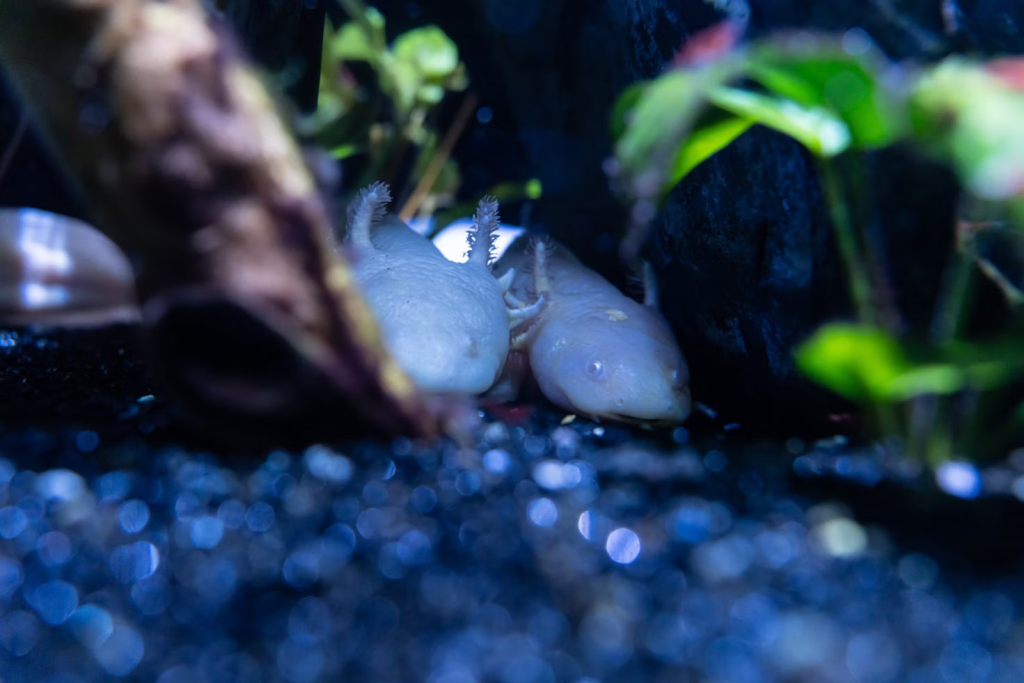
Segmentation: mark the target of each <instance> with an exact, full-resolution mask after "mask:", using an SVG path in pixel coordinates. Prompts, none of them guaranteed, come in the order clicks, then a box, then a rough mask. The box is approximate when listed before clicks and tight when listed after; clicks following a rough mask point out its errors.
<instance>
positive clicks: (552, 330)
mask: <svg viewBox="0 0 1024 683" xmlns="http://www.w3.org/2000/svg"><path fill="white" fill-rule="evenodd" d="M516 270H518V271H519V274H518V275H516V276H514V280H513V285H512V287H511V289H510V291H509V293H508V294H507V295H506V297H507V298H508V300H509V301H510V303H517V304H518V305H523V306H525V304H523V303H522V301H523V300H529V299H530V298H532V296H531V290H532V295H533V296H537V297H544V299H546V304H545V306H544V307H543V309H542V310H541V311H540V312H539V315H537V316H536V318H534V319H533V320H532V322H531V323H530V327H529V328H528V329H527V330H526V331H525V332H522V333H521V334H520V335H517V343H518V346H519V347H520V348H521V349H522V352H521V353H518V352H515V351H513V353H512V354H511V356H510V358H509V361H508V363H507V364H506V372H505V374H504V376H503V377H502V379H501V381H500V382H499V383H498V385H497V386H496V387H495V389H494V391H493V392H492V394H493V395H495V396H497V397H501V398H505V399H508V398H510V397H511V394H514V393H517V392H518V386H519V381H521V378H518V377H516V373H523V372H525V371H526V368H527V365H528V368H529V371H530V372H532V374H533V376H534V378H535V379H536V381H537V384H538V386H539V387H540V390H541V391H542V392H543V393H544V395H545V396H546V397H547V398H548V400H550V401H551V402H552V403H554V404H555V405H557V406H559V407H561V408H563V409H565V410H567V411H570V412H574V413H579V414H582V415H585V416H587V417H590V418H592V419H598V420H600V419H606V420H617V421H622V422H630V423H639V424H647V425H671V424H678V423H681V422H683V421H684V420H685V419H686V417H687V416H688V415H689V414H690V390H689V386H688V383H689V369H688V368H687V365H686V361H685V359H684V358H683V354H682V352H681V351H680V350H679V345H678V344H677V342H676V339H675V336H674V335H673V334H672V330H671V329H670V328H669V326H668V323H667V322H666V321H665V318H664V317H662V315H661V313H660V312H659V311H658V308H657V291H656V287H655V281H654V277H653V272H652V271H651V270H650V268H649V267H646V268H645V271H644V281H645V282H644V284H645V292H644V298H645V300H644V303H643V304H640V303H638V302H636V301H634V300H633V299H631V298H629V297H627V296H626V295H624V294H623V293H622V292H620V291H619V290H618V289H617V288H616V287H615V286H614V285H612V284H611V283H610V282H608V281H607V280H605V279H604V278H603V277H601V276H600V275H598V274H597V273H595V272H594V271H592V270H590V269H589V268H587V267H586V266H584V265H583V264H582V263H580V262H579V260H577V259H576V257H575V256H573V255H572V254H571V253H569V251H568V250H567V249H565V248H564V247H562V246H561V245H557V244H555V243H554V242H553V241H551V240H539V241H535V242H534V244H533V248H532V254H531V253H529V250H528V249H527V240H526V239H525V238H520V239H518V240H517V241H516V242H515V243H513V244H512V245H511V246H510V247H509V249H508V251H506V252H505V254H504V255H503V256H502V258H501V259H500V260H499V261H498V263H497V264H496V266H495V273H496V274H498V275H501V274H502V273H504V274H505V276H506V277H507V275H508V273H513V272H515V271H516ZM531 270H532V275H529V274H528V273H529V271H531Z"/></svg>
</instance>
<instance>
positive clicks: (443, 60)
mask: <svg viewBox="0 0 1024 683" xmlns="http://www.w3.org/2000/svg"><path fill="white" fill-rule="evenodd" d="M392 52H394V54H395V56H396V57H397V58H398V59H400V60H403V61H407V62H410V63H412V64H415V65H416V67H417V68H418V69H419V70H420V73H421V74H423V76H424V77H425V78H427V79H438V80H440V79H444V78H446V77H447V76H449V75H450V74H451V73H452V72H454V71H455V69H456V67H458V65H459V50H458V48H457V47H456V46H455V43H453V42H452V41H451V39H450V38H449V37H448V36H447V35H446V34H445V32H444V31H442V30H441V29H440V28H439V27H437V26H433V25H431V26H424V27H422V28H417V29H413V30H412V31H407V32H406V33H403V34H402V35H400V36H398V38H396V39H395V43H394V45H393V46H392Z"/></svg>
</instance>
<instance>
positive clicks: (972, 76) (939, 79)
mask: <svg viewBox="0 0 1024 683" xmlns="http://www.w3.org/2000/svg"><path fill="white" fill-rule="evenodd" d="M986 67H987V65H986V64H983V63H976V62H971V61H968V60H965V59H963V58H959V57H951V58H949V59H947V60H945V61H944V62H942V63H940V64H939V65H938V66H937V67H935V68H934V69H932V70H931V71H929V72H926V73H924V74H923V75H922V76H921V77H920V78H919V79H918V81H917V83H916V85H915V87H914V89H913V92H912V94H911V98H910V105H911V115H912V121H913V126H914V135H915V137H916V139H917V141H918V142H920V143H922V144H923V145H924V146H926V147H928V148H930V149H931V150H932V151H933V152H934V153H936V154H937V155H938V156H939V157H940V158H942V159H944V160H945V161H947V162H948V163H950V165H952V166H953V168H955V169H956V171H957V173H958V175H959V176H960V178H961V180H962V181H963V183H964V185H966V186H967V188H968V189H969V190H970V191H971V192H972V193H973V194H974V195H975V196H977V197H980V198H982V199H986V200H992V201H998V202H1009V205H1010V208H1011V210H1012V211H1013V212H1014V214H1015V215H1017V216H1020V217H1024V210H1022V208H1024V207H1022V204H1024V91H1022V90H1021V89H1020V88H1019V86H1017V85H1016V84H1015V83H1013V82H1012V81H1009V82H1008V81H1007V80H1005V79H1003V78H1001V77H999V76H998V75H997V73H994V72H992V71H991V70H990V69H988V68H986ZM1021 225H1024V223H1022V224H1021Z"/></svg>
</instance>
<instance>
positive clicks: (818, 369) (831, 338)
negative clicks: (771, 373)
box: [796, 323, 911, 402]
mask: <svg viewBox="0 0 1024 683" xmlns="http://www.w3.org/2000/svg"><path fill="white" fill-rule="evenodd" d="M796 362H797V366H798V367H799V368H800V369H801V370H802V371H803V372H804V373H805V374H806V375H807V376H808V377H810V378H811V379H813V380H814V381H816V382H818V383H819V384H822V385H824V386H825V387H827V388H828V389H831V390H832V391H834V392H836V393H837V394H839V395H841V396H845V397H846V398H849V399H851V400H854V401H862V402H878V401H884V400H887V399H888V398H889V393H890V386H891V385H892V383H893V381H894V380H896V379H897V378H899V377H900V376H901V375H903V374H904V373H906V372H907V371H908V370H910V369H911V368H910V363H909V362H908V361H907V359H906V357H905V356H904V354H903V350H902V349H901V348H900V345H899V344H898V343H897V342H896V340H895V339H893V338H892V337H891V336H890V335H889V334H887V333H886V332H885V331H883V330H879V329H876V328H872V327H866V326H859V325H848V324H839V323H836V324H832V325H826V326H824V327H822V328H821V329H820V330H818V331H817V332H816V333H815V334H814V335H813V336H812V337H811V338H810V339H808V340H807V341H806V342H804V343H803V344H802V345H800V347H799V348H798V349H797V352H796Z"/></svg>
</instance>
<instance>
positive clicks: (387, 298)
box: [346, 183, 543, 395]
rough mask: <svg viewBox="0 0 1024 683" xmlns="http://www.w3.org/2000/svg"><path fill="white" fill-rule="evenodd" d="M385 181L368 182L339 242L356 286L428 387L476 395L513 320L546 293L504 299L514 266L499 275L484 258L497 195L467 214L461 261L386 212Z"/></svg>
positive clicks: (495, 373) (498, 364)
mask: <svg viewBox="0 0 1024 683" xmlns="http://www.w3.org/2000/svg"><path fill="white" fill-rule="evenodd" d="M390 201H391V196H390V194H389V192H388V187H387V185H385V184H384V183H374V184H373V185H370V186H369V187H367V188H365V189H363V190H362V191H360V193H359V195H358V196H357V197H356V199H355V200H354V201H353V202H352V203H351V205H349V208H348V235H347V238H346V241H347V243H348V245H349V246H350V247H351V249H352V251H353V254H352V260H353V269H354V272H355V277H356V280H357V282H358V283H359V288H360V290H361V291H362V292H363V294H364V295H365V297H366V299H367V301H368V303H369V304H370V307H371V309H372V310H373V312H374V313H375V314H376V316H377V320H378V321H379V323H380V325H381V330H382V333H383V336H384V342H385V344H386V345H387V346H388V349H389V350H390V352H391V354H392V355H393V356H394V357H395V360H396V361H397V362H398V364H399V365H400V366H401V367H402V369H403V370H405V372H407V373H408V374H409V376H410V377H411V378H412V379H413V381H414V382H415V383H416V385H417V386H418V387H419V388H420V389H421V390H423V391H425V392H427V393H438V394H460V395H475V394H481V393H483V392H485V391H487V390H488V389H489V388H490V387H491V385H493V384H494V382H495V380H497V378H498V377H499V376H500V375H501V373H502V369H503V368H504V366H505V360H506V359H507V357H508V353H509V344H510V338H511V329H512V327H514V326H516V325H518V324H520V323H522V322H525V321H526V320H528V319H529V318H530V317H532V316H534V315H536V314H537V313H538V311H540V310H541V308H542V306H543V301H541V300H538V302H537V303H536V304H534V305H532V306H527V307H522V308H519V307H517V308H509V307H508V306H507V305H506V304H505V300H504V298H503V297H504V294H505V293H506V292H507V291H508V289H509V287H510V286H511V284H512V279H513V278H514V276H515V273H514V272H512V271H509V272H508V273H506V275H505V277H504V278H501V279H496V278H495V277H494V275H493V274H492V273H491V268H490V265H489V261H490V258H491V249H492V247H493V241H494V233H495V231H496V230H497V229H498V203H497V201H495V200H494V199H491V198H487V197H485V198H484V199H483V200H482V201H481V202H480V205H479V207H478V209H477V212H476V215H475V216H474V217H473V223H474V225H473V229H472V230H471V232H470V234H469V239H468V243H469V254H468V260H467V261H466V262H465V263H456V262H454V261H450V260H448V259H447V258H445V257H444V255H443V254H442V253H441V252H440V251H438V249H437V247H435V246H434V245H433V243H432V242H431V241H430V240H428V239H427V238H426V237H424V236H422V235H420V234H418V233H416V232H415V231H413V230H412V229H411V228H410V227H409V226H408V225H406V224H405V223H404V222H402V220H401V219H399V218H398V217H397V216H393V215H387V216H385V210H386V208H387V204H388V203H389V202H390Z"/></svg>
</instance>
